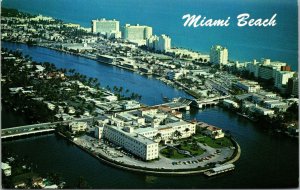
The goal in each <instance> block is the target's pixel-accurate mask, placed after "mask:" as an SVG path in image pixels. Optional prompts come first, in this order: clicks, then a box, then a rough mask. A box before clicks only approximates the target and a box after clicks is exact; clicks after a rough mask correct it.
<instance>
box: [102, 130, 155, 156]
mask: <svg viewBox="0 0 300 190" xmlns="http://www.w3.org/2000/svg"><path fill="white" fill-rule="evenodd" d="M133 131H134V129H133V128H132V127H122V128H121V127H117V126H113V125H105V126H104V130H103V136H104V138H105V139H107V140H109V141H111V142H113V143H115V144H117V145H119V146H121V147H123V148H124V149H126V150H127V151H129V152H130V153H132V154H134V155H136V156H138V157H140V158H142V159H143V160H153V159H156V158H158V152H159V150H158V143H157V142H154V141H152V140H151V139H149V138H147V137H145V136H142V135H139V134H137V133H135V132H133Z"/></svg>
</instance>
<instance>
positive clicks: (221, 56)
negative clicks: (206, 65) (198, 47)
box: [209, 45, 228, 66]
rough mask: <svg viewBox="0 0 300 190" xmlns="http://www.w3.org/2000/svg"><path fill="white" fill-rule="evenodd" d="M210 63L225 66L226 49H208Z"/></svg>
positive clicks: (217, 46) (220, 47) (217, 47)
mask: <svg viewBox="0 0 300 190" xmlns="http://www.w3.org/2000/svg"><path fill="white" fill-rule="evenodd" d="M209 57H210V62H211V63H214V64H219V65H220V66H221V65H227V63H228V49H227V48H225V47H222V46H219V45H215V46H212V47H211V49H210V55H209Z"/></svg>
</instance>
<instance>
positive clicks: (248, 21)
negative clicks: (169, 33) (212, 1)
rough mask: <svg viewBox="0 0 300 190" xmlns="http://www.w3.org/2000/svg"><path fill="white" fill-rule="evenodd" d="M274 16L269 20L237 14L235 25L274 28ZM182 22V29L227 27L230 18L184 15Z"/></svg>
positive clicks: (246, 14)
mask: <svg viewBox="0 0 300 190" xmlns="http://www.w3.org/2000/svg"><path fill="white" fill-rule="evenodd" d="M276 16H277V14H273V16H272V17H271V18H252V17H251V15H250V14H248V13H242V14H239V15H238V16H237V17H236V18H237V22H236V25H237V26H238V27H247V26H248V27H252V26H255V27H274V26H276V24H277V23H276ZM182 20H185V22H184V24H183V26H184V27H194V28H197V27H215V26H217V27H228V26H229V25H230V17H227V19H212V18H207V17H206V16H202V15H198V16H197V15H191V14H185V15H183V16H182Z"/></svg>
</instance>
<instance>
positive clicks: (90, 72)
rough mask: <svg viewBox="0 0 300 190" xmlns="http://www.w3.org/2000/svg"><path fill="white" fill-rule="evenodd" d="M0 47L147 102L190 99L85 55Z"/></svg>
mask: <svg viewBox="0 0 300 190" xmlns="http://www.w3.org/2000/svg"><path fill="white" fill-rule="evenodd" d="M2 47H4V48H8V49H9V50H16V49H19V50H21V51H22V53H23V55H29V56H30V57H32V60H33V61H36V62H50V63H54V64H55V66H56V67H57V68H66V69H75V70H76V72H80V73H81V74H84V75H87V76H88V77H94V78H97V79H98V81H99V82H100V85H101V86H102V87H106V86H107V85H108V86H110V88H111V89H113V87H114V86H117V87H120V86H122V87H123V89H124V91H125V90H126V89H128V90H129V91H130V92H129V95H130V94H131V93H132V92H134V93H138V94H139V95H141V96H142V99H141V102H142V103H144V104H147V105H156V104H161V103H163V97H168V98H176V97H186V98H192V97H191V96H189V95H187V94H186V93H185V92H183V91H180V90H177V89H175V88H172V87H170V86H168V85H166V84H165V83H163V82H161V81H159V80H157V79H154V78H147V77H145V76H141V75H139V74H137V73H133V72H130V71H127V70H124V69H120V68H118V67H113V66H110V65H107V64H102V63H99V62H97V61H94V60H90V59H87V58H83V57H79V56H73V55H70V54H67V53H62V52H59V51H55V50H51V49H47V48H41V47H36V46H27V45H25V44H18V43H9V42H2Z"/></svg>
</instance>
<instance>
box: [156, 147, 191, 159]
mask: <svg viewBox="0 0 300 190" xmlns="http://www.w3.org/2000/svg"><path fill="white" fill-rule="evenodd" d="M160 153H161V154H162V155H163V156H165V157H167V158H172V159H181V158H186V157H187V156H186V155H184V154H180V153H178V152H177V150H175V149H173V148H170V147H167V148H164V149H162V150H161V151H160Z"/></svg>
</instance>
